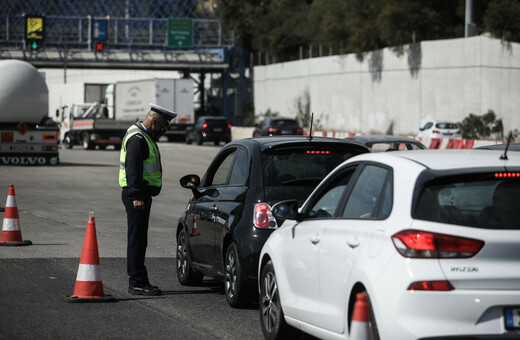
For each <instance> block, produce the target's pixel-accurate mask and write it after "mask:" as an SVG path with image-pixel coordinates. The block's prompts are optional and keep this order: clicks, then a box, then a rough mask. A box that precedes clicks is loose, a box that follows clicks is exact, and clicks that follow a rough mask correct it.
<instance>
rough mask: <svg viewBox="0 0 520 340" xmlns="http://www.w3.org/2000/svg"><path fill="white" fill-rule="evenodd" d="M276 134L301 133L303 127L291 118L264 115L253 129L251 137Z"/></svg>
mask: <svg viewBox="0 0 520 340" xmlns="http://www.w3.org/2000/svg"><path fill="white" fill-rule="evenodd" d="M277 135H303V128H302V127H301V126H300V124H299V123H298V122H297V121H296V119H293V118H286V117H266V118H265V119H264V120H263V121H262V122H261V123H260V124H257V125H256V126H255V129H254V130H253V137H260V136H277Z"/></svg>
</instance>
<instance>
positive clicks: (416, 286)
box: [408, 281, 455, 292]
mask: <svg viewBox="0 0 520 340" xmlns="http://www.w3.org/2000/svg"><path fill="white" fill-rule="evenodd" d="M454 289H455V287H453V286H452V285H451V283H450V282H449V281H416V282H412V283H410V285H409V286H408V290H428V291H441V292H447V291H450V290H454Z"/></svg>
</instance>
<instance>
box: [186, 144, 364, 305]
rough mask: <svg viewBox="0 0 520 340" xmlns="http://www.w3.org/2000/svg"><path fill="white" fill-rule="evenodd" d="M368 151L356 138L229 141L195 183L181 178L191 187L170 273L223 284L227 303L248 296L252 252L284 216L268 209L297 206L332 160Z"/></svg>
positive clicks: (252, 284) (253, 292)
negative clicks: (294, 201)
mask: <svg viewBox="0 0 520 340" xmlns="http://www.w3.org/2000/svg"><path fill="white" fill-rule="evenodd" d="M367 152H369V151H368V149H367V148H366V147H365V146H362V145H360V144H358V143H354V142H350V141H346V140H341V139H334V138H313V139H311V140H309V139H308V138H307V137H303V136H292V137H261V138H248V139H242V140H237V141H234V142H231V143H229V144H227V145H226V146H224V147H223V148H222V150H220V152H219V153H218V154H217V155H216V156H215V158H214V159H213V161H212V163H211V164H210V166H209V168H208V170H207V171H206V174H205V175H204V177H203V178H202V180H201V179H200V178H199V176H197V175H187V176H184V177H183V178H181V180H180V182H181V186H183V187H184V188H189V189H191V190H192V192H193V195H192V197H191V198H190V200H189V202H188V205H187V207H186V210H185V211H184V212H183V214H182V216H181V217H180V219H179V222H178V226H177V233H176V235H177V278H178V280H179V282H180V283H181V284H183V285H197V284H199V283H200V282H201V281H202V279H203V276H204V275H206V276H208V277H212V278H215V279H217V280H221V281H223V282H224V287H225V295H226V299H227V301H228V303H229V304H230V305H231V306H233V307H239V306H243V305H245V304H248V303H249V302H251V301H253V300H254V299H255V297H256V296H257V294H258V291H257V289H256V286H257V283H256V280H257V276H258V273H257V269H258V257H259V255H260V251H261V249H262V246H263V244H264V242H265V241H266V240H267V238H268V237H269V235H270V234H271V232H272V231H273V230H275V229H276V228H277V227H278V226H279V225H281V223H282V222H283V221H280V220H278V221H277V220H276V219H274V217H273V215H272V212H271V208H270V207H271V206H272V205H273V204H274V203H276V202H279V201H282V200H287V199H297V200H299V202H300V204H303V202H304V200H305V199H306V198H307V196H308V195H309V194H310V193H311V192H312V190H313V189H314V188H315V187H316V186H317V185H318V183H319V182H320V181H321V180H322V179H323V178H324V177H325V176H326V175H327V174H328V173H329V172H330V171H331V170H332V169H334V168H335V167H336V166H337V165H339V164H340V163H341V162H343V161H344V160H346V159H349V158H350V157H352V156H355V155H358V154H362V153H367Z"/></svg>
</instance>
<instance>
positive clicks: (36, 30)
mask: <svg viewBox="0 0 520 340" xmlns="http://www.w3.org/2000/svg"><path fill="white" fill-rule="evenodd" d="M44 38H45V17H43V16H37V15H26V16H25V43H26V46H29V49H31V50H38V49H39V48H40V47H41V46H42V44H43V40H44Z"/></svg>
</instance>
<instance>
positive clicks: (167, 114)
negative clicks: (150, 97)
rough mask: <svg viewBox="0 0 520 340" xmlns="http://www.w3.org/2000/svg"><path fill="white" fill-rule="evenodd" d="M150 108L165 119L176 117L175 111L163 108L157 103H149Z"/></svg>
mask: <svg viewBox="0 0 520 340" xmlns="http://www.w3.org/2000/svg"><path fill="white" fill-rule="evenodd" d="M150 110H152V111H154V112H157V113H158V114H160V115H161V116H162V117H163V118H164V119H166V120H167V121H170V120H171V119H173V118H175V117H177V113H175V112H173V111H170V110H168V109H165V108H164V107H161V106H159V105H155V104H152V103H150Z"/></svg>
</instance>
